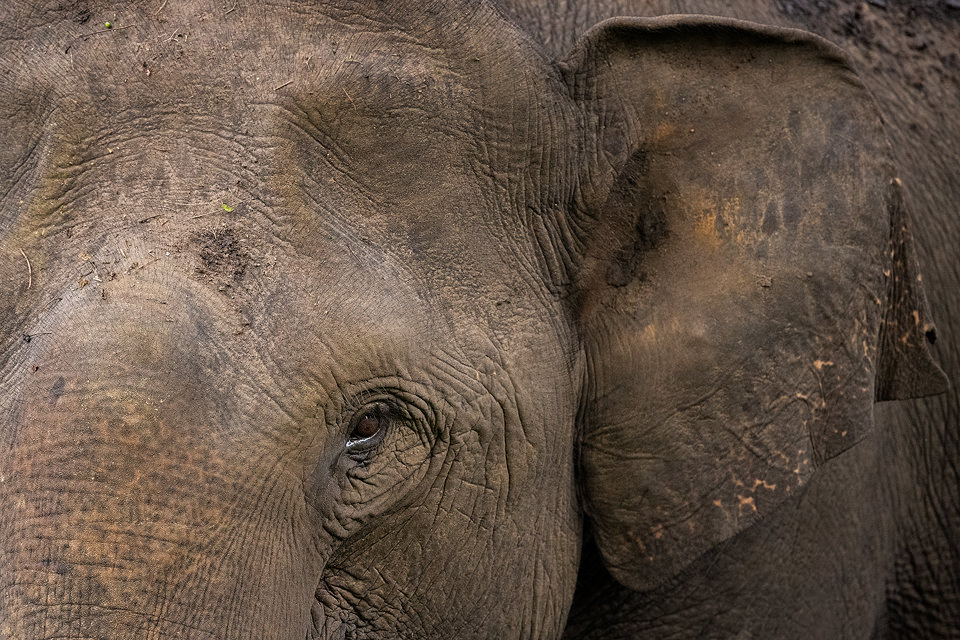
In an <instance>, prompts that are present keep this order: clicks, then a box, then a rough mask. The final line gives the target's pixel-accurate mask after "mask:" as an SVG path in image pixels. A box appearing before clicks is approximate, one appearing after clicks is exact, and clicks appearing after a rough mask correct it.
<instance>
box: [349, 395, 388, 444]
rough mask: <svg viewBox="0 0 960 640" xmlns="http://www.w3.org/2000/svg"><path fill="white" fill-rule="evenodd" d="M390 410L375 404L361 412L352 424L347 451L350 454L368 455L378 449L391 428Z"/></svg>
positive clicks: (382, 405)
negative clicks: (367, 453)
mask: <svg viewBox="0 0 960 640" xmlns="http://www.w3.org/2000/svg"><path fill="white" fill-rule="evenodd" d="M389 412H390V410H389V408H388V407H387V406H386V405H384V404H379V403H378V404H375V405H373V406H372V407H367V408H366V409H364V410H362V411H360V412H359V413H357V414H356V416H354V418H353V420H352V421H351V423H350V438H349V439H348V440H347V450H348V451H349V452H350V453H366V452H369V451H371V450H372V449H374V448H376V447H377V446H378V445H379V444H380V443H381V442H382V441H383V438H384V436H386V433H387V430H388V429H389V428H390V415H389Z"/></svg>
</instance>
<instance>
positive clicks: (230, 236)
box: [194, 227, 250, 285]
mask: <svg viewBox="0 0 960 640" xmlns="http://www.w3.org/2000/svg"><path fill="white" fill-rule="evenodd" d="M194 242H196V243H197V245H198V246H199V249H200V265H199V266H198V267H197V268H196V272H197V273H198V274H200V275H202V276H206V277H207V278H208V279H209V280H210V281H212V282H215V283H218V284H220V285H225V284H233V283H236V282H239V281H240V280H241V279H242V278H243V274H244V273H246V270H247V265H248V264H249V262H250V255H249V254H248V253H247V251H246V249H245V248H244V246H243V244H242V242H241V241H240V239H239V238H238V236H237V232H236V231H235V230H234V229H232V228H230V227H224V228H217V229H206V230H204V231H200V232H198V233H197V234H196V235H195V236H194Z"/></svg>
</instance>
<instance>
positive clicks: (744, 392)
mask: <svg viewBox="0 0 960 640" xmlns="http://www.w3.org/2000/svg"><path fill="white" fill-rule="evenodd" d="M107 5H108V3H102V4H98V3H93V4H91V6H90V7H88V8H86V9H83V11H80V12H79V13H77V11H78V10H77V9H66V8H63V6H64V5H60V6H59V8H51V9H49V10H48V11H44V12H40V11H38V10H36V8H35V6H34V4H33V3H25V2H13V3H8V5H7V6H5V8H3V9H0V34H2V36H3V37H2V38H0V60H2V65H0V67H2V69H3V70H4V71H3V75H0V97H2V100H0V110H2V111H0V117H2V120H3V122H4V127H3V132H2V133H0V136H2V147H0V180H2V182H0V198H2V199H0V206H2V209H0V279H2V280H3V282H4V283H5V285H4V288H3V294H2V297H0V327H2V334H0V335H2V344H0V354H2V360H0V434H2V446H0V452H2V453H0V514H2V515H0V545H2V546H0V629H2V635H3V636H4V637H16V638H25V639H26V638H35V639H39V638H52V637H63V636H64V635H69V636H70V637H91V638H92V637H97V638H123V637H151V638H173V637H190V638H218V639H226V638H231V639H232V638H264V639H266V638H278V639H279V638H284V639H286V638H303V637H307V638H373V637H404V638H424V637H459V638H468V637H519V636H522V637H543V638H547V637H556V636H558V635H559V633H560V632H561V630H562V628H563V624H564V620H565V616H566V612H567V610H568V609H569V606H570V602H571V599H572V597H573V589H574V583H575V579H576V575H577V569H578V562H579V552H580V547H581V544H582V539H583V535H582V532H583V530H584V522H585V519H584V514H585V516H586V523H587V526H588V528H589V530H590V531H592V532H593V533H594V535H595V536H596V539H597V541H598V545H599V547H600V549H601V551H602V553H603V557H604V560H605V562H606V563H607V565H608V568H609V569H610V571H611V572H612V573H613V575H614V576H616V577H617V579H619V580H620V581H622V582H623V583H624V584H626V585H628V586H632V587H635V588H645V587H649V586H651V585H654V584H656V582H657V581H658V580H661V579H663V577H665V576H669V575H672V574H674V573H676V572H677V571H679V570H680V569H682V568H683V567H684V566H685V565H686V564H687V563H689V562H690V561H691V560H692V559H694V558H695V557H697V556H698V555H700V554H702V553H703V552H704V551H706V550H707V549H709V548H710V547H712V546H714V545H716V544H718V543H720V542H722V541H723V540H726V539H728V538H730V537H732V536H734V535H736V534H737V533H738V532H739V531H741V530H743V529H744V528H746V527H748V526H750V525H751V524H753V523H754V522H756V521H757V520H758V519H759V518H760V517H762V516H763V515H764V514H765V513H768V512H770V511H771V510H773V509H775V508H776V507H777V506H778V505H779V504H781V503H782V502H783V501H785V500H788V499H790V498H791V497H792V496H794V495H797V493H798V492H800V491H802V487H803V485H804V483H805V482H806V481H807V480H808V479H809V478H810V477H811V474H813V473H815V472H816V468H817V466H818V465H819V464H820V463H821V462H823V461H824V460H826V459H828V458H830V457H833V456H836V455H837V454H838V453H840V452H842V451H843V450H844V449H846V448H847V447H849V446H851V445H852V444H854V443H855V442H857V441H858V440H859V439H860V438H862V437H863V436H864V435H865V434H866V433H867V432H868V431H869V429H870V426H871V408H872V405H873V402H874V400H875V399H876V398H880V399H883V398H890V397H900V396H909V395H918V394H921V393H926V392H935V391H936V390H937V389H938V386H939V385H941V384H942V375H941V374H940V372H939V370H938V369H937V368H936V365H935V364H933V363H932V361H931V360H930V358H929V356H928V355H927V352H926V347H925V341H926V340H927V335H928V334H930V335H932V331H933V329H932V325H929V320H928V319H927V317H926V310H925V306H924V300H923V295H922V289H921V283H920V280H919V275H918V273H917V271H916V269H915V267H914V265H913V262H912V260H913V257H912V254H911V251H912V248H911V246H910V240H909V234H908V231H907V230H906V227H905V224H906V223H905V217H904V216H905V214H904V212H903V211H902V207H901V204H900V199H899V196H898V191H899V186H898V183H897V180H896V178H895V175H894V174H893V173H892V170H891V169H890V162H891V160H892V159H891V158H890V157H889V152H888V150H887V147H886V145H885V142H884V139H883V135H882V132H881V129H880V123H879V120H878V117H877V116H876V113H875V111H874V108H873V106H872V103H871V101H870V99H869V97H868V96H867V95H866V92H865V91H864V89H863V88H862V86H861V85H860V84H859V82H858V81H857V79H856V78H855V77H854V75H853V74H852V73H851V72H850V70H849V68H848V67H847V65H846V64H845V63H844V61H843V58H842V56H841V55H840V54H839V53H838V52H837V51H836V50H834V49H833V48H832V47H831V46H829V45H827V44H826V43H824V42H822V41H820V40H818V39H816V38H814V37H813V36H809V35H804V34H801V33H799V32H792V31H784V30H772V29H762V28H759V27H754V26H750V25H747V24H744V23H736V22H729V21H717V20H709V19H699V18H693V19H663V20H652V21H644V20H622V21H613V22H608V23H604V24H602V25H600V26H598V27H597V28H596V29H595V30H593V31H592V32H590V33H588V34H587V35H586V36H585V37H584V38H583V39H582V40H581V42H580V43H579V44H578V45H577V46H576V48H575V49H574V50H573V51H571V52H570V53H569V55H568V56H567V57H566V58H565V59H564V60H562V61H553V60H550V59H548V58H547V57H546V56H545V54H544V53H543V52H542V51H541V50H540V49H539V48H538V47H537V46H535V45H534V44H532V43H531V42H530V41H529V40H528V39H527V38H526V37H525V36H524V35H523V34H522V33H521V32H520V31H518V30H517V29H516V28H514V27H513V26H511V25H510V24H509V23H508V22H507V21H506V20H505V19H503V18H502V16H501V15H500V14H499V13H498V11H497V10H496V9H495V8H493V7H492V6H490V5H487V4H483V3H475V2H466V1H465V2H462V3H461V2H449V3H445V4H443V5H435V4H431V3H416V2H406V1H397V2H391V3H389V4H387V3H374V2H367V3H363V2H353V1H350V2H347V1H344V2H332V3H324V4H323V5H322V6H317V5H315V4H314V3H289V4H285V5H284V6H282V7H281V6H272V5H270V4H269V3H266V4H261V5H256V6H254V7H246V6H244V7H241V6H239V5H237V6H236V7H234V8H233V9H227V10H225V9H223V8H222V7H220V6H219V5H216V4H215V3H212V2H211V3H205V2H200V1H197V2H170V3H163V5H162V6H161V7H160V9H157V8H156V6H155V5H151V6H149V7H146V6H138V5H132V6H127V7H123V8H120V9H117V10H116V11H115V12H114V10H113V9H111V10H110V11H109V12H108V11H107ZM51 6H52V5H51ZM91 16H93V17H94V20H89V21H88V20H87V19H88V18H90V17H91ZM101 16H106V17H107V18H109V19H110V20H111V21H112V25H111V27H112V28H110V29H100V28H96V27H93V26H91V25H92V24H93V23H94V22H95V21H98V20H101ZM101 23H102V22H101Z"/></svg>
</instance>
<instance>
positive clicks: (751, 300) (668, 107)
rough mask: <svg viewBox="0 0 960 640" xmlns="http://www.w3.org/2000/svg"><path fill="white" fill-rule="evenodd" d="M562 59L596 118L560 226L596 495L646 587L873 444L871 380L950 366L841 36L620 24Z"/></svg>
mask: <svg viewBox="0 0 960 640" xmlns="http://www.w3.org/2000/svg"><path fill="white" fill-rule="evenodd" d="M560 69H561V76H562V78H563V80H564V82H565V83H566V85H567V86H568V88H569V90H570V92H571V95H572V96H573V98H574V100H575V102H576V104H577V107H578V114H579V118H580V120H579V126H580V127H582V128H581V129H579V130H578V131H580V132H582V139H581V140H580V143H579V145H577V148H579V149H582V150H583V156H582V158H581V161H580V162H581V167H580V169H577V170H578V171H580V178H579V180H580V182H579V185H580V186H579V190H578V196H577V198H576V204H575V205H574V206H572V207H571V209H572V212H571V213H570V216H571V217H570V218H569V219H567V220H565V222H564V224H563V225H561V226H562V227H563V228H564V229H567V230H568V231H566V232H565V237H564V240H563V242H564V243H565V246H564V250H565V251H566V252H567V255H572V256H575V258H574V259H573V262H574V263H575V266H574V268H573V276H572V277H571V281H572V283H573V284H572V286H573V293H572V296H571V297H572V299H573V300H574V301H575V307H576V312H577V314H578V317H579V324H580V330H581V334H582V340H583V344H584V349H585V354H586V355H585V359H586V374H585V388H584V391H583V398H582V405H581V419H582V424H581V428H582V433H581V449H580V465H581V473H582V488H583V500H584V509H585V512H586V513H587V515H588V516H589V517H590V519H591V520H592V524H593V529H594V534H595V536H596V540H597V544H598V546H599V548H600V550H601V552H602V555H603V558H604V561H605V563H606V564H607V567H608V569H609V570H610V572H611V573H612V574H613V576H614V577H616V578H617V579H618V580H619V581H620V582H622V583H623V584H624V585H626V586H628V587H632V588H635V589H647V588H650V587H653V586H655V585H656V584H657V583H658V582H660V581H662V580H663V579H665V578H667V577H669V576H671V575H673V574H675V573H676V572H678V571H679V570H680V569H682V568H683V567H684V566H685V565H687V564H688V563H690V562H691V561H692V560H693V559H694V558H696V557H698V556H699V555H701V554H703V553H704V552H705V551H707V550H708V549H710V548H711V547H714V546H715V545H717V544H718V543H720V542H722V541H723V540H726V539H728V538H730V537H731V536H733V535H735V534H737V533H738V532H740V531H742V530H743V529H744V528H746V527H748V526H750V525H751V524H752V523H754V522H756V521H757V520H758V519H759V518H761V517H763V516H764V515H765V514H768V513H770V512H771V511H772V510H773V509H774V508H776V507H777V505H778V504H780V503H782V502H783V501H784V500H786V499H788V498H790V497H791V496H792V495H795V494H796V493H797V492H798V490H800V489H801V487H802V486H803V485H804V484H805V483H806V482H807V481H808V480H809V479H810V477H811V476H812V474H813V473H815V470H816V469H817V467H818V466H819V465H822V464H823V463H824V461H826V460H827V459H829V458H832V457H834V456H836V455H838V454H839V453H841V452H843V451H845V450H846V449H847V448H848V447H850V446H851V445H853V444H854V443H856V442H857V441H859V440H860V439H861V438H863V437H864V435H865V434H866V433H867V432H868V431H869V430H870V429H871V427H872V425H873V417H872V412H873V403H874V399H875V396H877V397H880V398H885V397H902V396H916V395H921V394H925V393H936V392H940V391H942V390H943V389H944V385H945V379H944V376H943V373H942V372H941V371H940V369H939V368H938V367H937V365H936V364H935V363H934V362H933V360H932V359H931V358H930V355H929V354H928V352H927V348H926V341H927V338H926V337H925V332H930V331H932V325H930V324H929V319H928V318H927V317H926V308H925V306H924V304H923V296H922V291H921V282H920V280H919V278H918V275H917V272H916V270H915V265H914V263H913V257H912V255H910V252H911V250H912V248H911V246H910V242H909V237H908V232H907V230H906V228H905V221H904V215H905V214H904V212H903V208H902V200H901V198H900V195H899V189H900V185H899V182H898V181H897V180H895V179H894V177H893V174H892V170H891V163H890V159H889V150H888V145H887V144H886V141H885V138H884V135H883V132H882V130H881V123H880V118H879V116H878V115H877V113H876V110H875V107H874V105H873V103H872V100H871V99H870V97H869V96H868V94H867V92H866V90H865V89H864V88H863V86H862V85H861V84H860V82H859V81H858V79H857V78H856V76H855V75H854V73H853V72H852V71H851V70H850V67H849V65H848V64H847V62H845V60H844V58H843V56H842V55H841V54H840V53H839V51H838V50H837V49H836V48H834V47H833V46H832V45H829V44H828V43H826V42H825V41H823V40H821V39H819V38H817V37H815V36H813V35H809V34H805V33H803V32H799V31H793V30H783V29H772V28H765V27H759V26H756V25H750V24H748V23H743V22H738V21H723V20H717V19H705V18H697V17H682V18H681V17H669V18H660V19H653V20H645V19H615V20H610V21H607V22H604V23H601V24H600V25H598V26H597V27H595V28H594V29H592V30H591V31H590V32H588V33H587V34H586V35H585V36H584V37H583V38H582V39H581V40H580V41H579V42H578V43H577V45H576V46H575V48H574V50H573V51H572V52H571V53H570V55H569V56H568V57H567V58H566V59H565V60H564V61H563V62H562V63H561V64H560ZM881 335H883V336H885V337H884V340H883V342H882V343H881V339H880V337H881ZM931 335H932V334H931ZM881 347H882V350H883V351H882V352H881ZM898 371H899V372H903V373H902V374H900V373H897V372H898ZM878 375H881V377H882V385H883V388H882V389H881V388H878V387H877V380H878V378H877V376H878Z"/></svg>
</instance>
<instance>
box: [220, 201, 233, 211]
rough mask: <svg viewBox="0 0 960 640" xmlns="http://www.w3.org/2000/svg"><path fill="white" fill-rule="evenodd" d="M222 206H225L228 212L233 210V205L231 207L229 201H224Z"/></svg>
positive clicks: (224, 208)
mask: <svg viewBox="0 0 960 640" xmlns="http://www.w3.org/2000/svg"><path fill="white" fill-rule="evenodd" d="M220 206H221V207H223V210H224V211H226V212H227V213H230V212H231V211H233V207H231V206H230V205H228V204H227V203H223V204H222V205H220Z"/></svg>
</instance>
